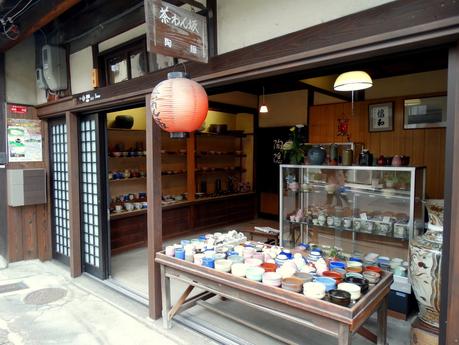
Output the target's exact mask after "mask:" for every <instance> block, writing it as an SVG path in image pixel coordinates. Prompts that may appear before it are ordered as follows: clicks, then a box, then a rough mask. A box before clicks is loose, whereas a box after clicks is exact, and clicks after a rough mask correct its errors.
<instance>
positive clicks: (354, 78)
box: [333, 71, 373, 91]
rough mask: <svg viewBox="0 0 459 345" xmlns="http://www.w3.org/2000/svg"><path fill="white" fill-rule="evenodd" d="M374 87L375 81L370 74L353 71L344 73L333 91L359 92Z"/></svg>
mask: <svg viewBox="0 0 459 345" xmlns="http://www.w3.org/2000/svg"><path fill="white" fill-rule="evenodd" d="M372 86H373V81H372V80H371V77H370V76H369V75H368V73H366V72H363V71H351V72H346V73H342V74H340V75H339V76H338V78H336V80H335V85H333V89H335V91H357V90H363V89H368V88H369V87H372Z"/></svg>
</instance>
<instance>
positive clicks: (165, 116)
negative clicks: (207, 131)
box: [150, 72, 209, 138]
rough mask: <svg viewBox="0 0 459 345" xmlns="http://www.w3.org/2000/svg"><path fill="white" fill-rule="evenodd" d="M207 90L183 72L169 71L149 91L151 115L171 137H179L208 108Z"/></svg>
mask: <svg viewBox="0 0 459 345" xmlns="http://www.w3.org/2000/svg"><path fill="white" fill-rule="evenodd" d="M208 105H209V102H208V99H207V93H206V91H205V90H204V88H203V87H202V86H201V85H200V84H198V83H197V82H195V81H193V80H191V79H190V78H189V75H188V74H186V73H184V72H170V73H168V74H167V80H163V81H162V82H160V83H159V84H158V85H156V87H155V88H154V89H153V91H152V93H151V101H150V108H151V113H152V115H153V119H154V120H155V122H156V123H157V124H158V126H159V127H161V128H162V129H163V130H165V131H166V132H170V133H171V137H175V138H183V137H185V136H186V133H189V132H194V131H195V130H197V129H199V128H200V127H201V125H202V123H203V122H204V120H205V119H206V116H207V110H208Z"/></svg>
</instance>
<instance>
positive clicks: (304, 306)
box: [156, 252, 393, 345]
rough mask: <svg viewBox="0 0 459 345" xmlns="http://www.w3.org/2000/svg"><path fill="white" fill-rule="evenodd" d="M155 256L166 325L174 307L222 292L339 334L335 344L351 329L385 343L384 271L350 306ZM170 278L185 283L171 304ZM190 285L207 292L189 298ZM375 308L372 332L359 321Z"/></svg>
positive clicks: (348, 339)
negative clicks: (370, 287) (159, 271)
mask: <svg viewBox="0 0 459 345" xmlns="http://www.w3.org/2000/svg"><path fill="white" fill-rule="evenodd" d="M156 262H157V263H159V264H160V265H161V290H162V303H163V325H164V327H165V328H170V327H171V320H172V318H173V317H174V315H176V314H177V313H178V312H181V311H183V310H186V309H188V308H190V307H192V306H194V305H196V304H197V303H199V301H200V300H202V299H207V298H210V297H212V296H214V295H220V296H222V297H225V298H228V299H230V300H234V301H237V302H240V303H243V304H245V305H248V306H251V307H253V308H256V309H258V310H261V311H263V312H266V313H269V314H272V315H275V316H278V317H281V318H283V319H285V320H289V321H292V322H295V323H297V324H299V325H301V326H304V327H306V328H310V329H314V330H316V331H319V332H322V333H326V334H328V335H331V336H334V337H336V338H337V339H338V344H339V345H348V344H351V343H352V334H354V333H356V332H358V333H360V334H361V335H363V336H365V337H366V338H368V339H371V340H373V341H374V342H376V343H377V344H378V345H386V331H387V302H388V295H389V291H390V285H391V284H392V281H393V279H392V274H391V273H385V274H384V276H383V278H382V279H381V281H380V282H379V283H378V284H377V285H376V286H375V287H374V288H372V289H370V290H369V291H368V293H367V294H365V295H364V296H363V297H362V298H361V299H360V300H359V301H358V302H357V303H356V304H355V305H353V306H352V307H349V308H348V307H342V306H339V305H336V304H333V303H330V302H327V301H324V300H317V299H312V298H308V297H306V296H304V295H303V294H299V293H295V292H290V291H287V290H283V289H280V288H278V287H271V286H268V285H264V284H261V283H258V282H254V281H251V280H248V279H245V278H239V277H235V276H233V275H232V274H229V273H224V272H219V271H216V270H214V269H211V268H207V267H203V266H198V265H195V264H193V263H191V262H187V261H184V260H180V259H176V258H174V257H169V256H166V255H165V254H164V252H159V253H157V254H156ZM171 278H172V279H178V280H180V281H182V282H184V283H186V284H188V287H187V289H186V290H185V292H184V293H183V294H182V296H181V297H180V298H179V300H178V301H177V303H176V304H175V305H174V306H173V307H172V306H171V296H170V279H171ZM194 287H197V288H200V289H203V290H205V292H203V293H201V294H199V295H197V296H194V297H192V298H189V299H187V298H188V296H189V294H190V292H191V291H192V290H193V288H194ZM375 311H377V316H378V330H377V334H376V335H374V334H373V333H371V332H370V331H368V330H367V329H365V328H363V327H362V325H363V323H364V322H365V321H366V320H367V319H368V318H369V317H370V316H371V315H372V314H373V313H374V312H375Z"/></svg>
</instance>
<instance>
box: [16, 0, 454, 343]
mask: <svg viewBox="0 0 459 345" xmlns="http://www.w3.org/2000/svg"><path fill="white" fill-rule="evenodd" d="M448 6H450V7H448ZM448 6H440V4H437V3H432V2H428V1H425V2H422V1H418V2H406V3H399V2H396V3H390V4H387V5H384V6H382V7H378V8H376V9H370V10H367V11H364V12H360V13H357V14H354V15H351V16H348V17H343V18H340V19H337V20H334V21H331V22H328V23H324V24H321V25H318V26H315V27H312V28H309V29H304V30H301V31H298V32H295V33H291V34H288V35H286V36H281V37H278V38H274V39H271V40H268V41H264V42H261V43H258V44H256V45H253V46H248V47H246V48H242V49H239V50H235V51H232V52H228V53H226V54H222V55H217V56H214V57H212V58H211V59H210V60H209V63H208V64H206V65H204V64H197V63H187V66H186V68H187V71H189V72H190V73H191V74H192V76H193V78H194V79H195V80H196V81H198V82H200V83H201V84H202V85H203V86H204V87H205V88H206V89H208V90H224V89H225V87H227V86H228V85H231V84H237V83H243V82H250V81H253V80H255V79H262V78H270V77H275V76H280V75H288V74H292V73H295V72H298V71H304V70H315V71H318V73H324V74H325V73H326V71H327V68H330V66H335V65H339V66H342V67H345V66H346V65H351V66H352V65H355V64H357V65H358V63H359V62H364V61H369V60H371V59H375V58H378V57H381V56H390V55H396V54H402V55H403V53H408V52H412V51H416V50H423V49H427V50H428V49H430V48H433V47H435V48H437V47H446V48H445V50H444V51H447V55H448V56H447V71H448V72H447V73H448V78H447V79H448V85H447V90H446V91H447V92H446V93H447V99H448V124H447V129H446V137H445V139H444V140H445V143H446V152H445V157H446V161H445V164H444V166H445V169H444V174H445V180H444V185H445V187H444V199H445V205H446V213H445V218H446V220H447V226H445V232H444V238H445V239H444V243H448V244H449V246H450V247H447V246H444V249H443V250H444V259H443V265H444V266H443V270H442V306H443V308H442V324H441V327H442V328H441V329H442V330H444V331H441V332H440V338H441V341H442V342H443V343H445V344H448V343H450V342H452V341H454V339H456V338H457V334H456V333H455V332H456V330H454V329H451V328H450V327H447V325H446V323H445V321H446V320H448V324H449V325H451V324H454V320H456V318H457V313H458V310H459V306H457V305H455V302H454V301H455V299H454V296H455V295H454V289H453V288H452V287H453V286H455V280H454V279H455V278H454V277H455V275H454V272H455V271H457V269H458V260H459V259H458V258H456V257H455V256H454V255H452V254H454V252H455V248H456V247H457V238H456V237H455V235H454V233H455V232H454V231H452V229H455V228H456V227H457V226H458V225H457V206H458V205H457V200H455V199H454V191H455V190H457V185H456V184H457V183H456V184H455V182H454V181H455V180H454V176H456V175H457V171H458V167H457V165H458V163H457V161H456V159H455V155H454V148H455V147H457V142H458V140H459V134H458V133H459V130H458V126H459V124H458V123H459V122H458V121H455V120H456V118H457V116H454V114H456V112H457V107H458V102H457V99H456V98H457V96H456V95H457V87H458V85H457V80H459V78H458V76H457V74H458V73H459V72H458V71H459V59H458V51H457V50H458V46H457V37H458V33H459V26H458V23H459V22H458V17H457V7H456V6H455V5H453V4H448ZM445 7H446V8H445ZM391 13H397V14H399V15H397V16H394V15H392V16H391V15H390V14H391ZM413 13H416V14H417V15H416V16H415V15H412V14H413ZM353 23H359V25H358V27H356V26H354V24H353ZM375 23H378V25H375ZM324 37H326V39H324ZM167 71H168V70H162V71H157V72H153V73H149V74H146V75H145V76H143V77H140V78H137V79H132V80H129V81H126V82H123V83H122V84H118V85H117V84H114V85H111V86H107V87H104V88H99V89H97V90H94V91H88V92H83V93H82V94H79V95H74V96H73V97H68V98H64V99H62V100H59V101H55V102H51V103H48V104H43V105H40V106H37V107H36V109H32V108H30V114H28V115H30V117H31V118H36V117H38V118H39V119H41V120H42V121H43V125H42V126H43V132H44V133H47V134H46V135H45V138H46V139H45V141H46V140H49V142H47V143H45V146H44V147H50V148H57V149H58V150H60V151H58V152H54V151H53V150H52V149H50V151H49V152H46V151H45V152H44V156H45V160H44V163H43V167H44V168H45V169H47V170H48V171H49V173H50V174H51V175H53V176H58V175H59V173H62V171H60V170H59V169H60V168H58V169H57V170H53V169H54V168H53V167H54V166H55V165H53V164H54V163H57V165H56V166H58V167H61V166H64V165H65V163H66V164H67V167H66V169H67V173H68V178H67V179H64V180H63V181H59V182H63V183H67V185H63V186H62V189H63V191H64V192H65V191H68V199H67V200H65V201H66V202H68V208H67V210H68V211H69V213H68V218H65V219H63V220H65V221H66V222H68V224H69V227H68V229H69V231H68V233H65V235H64V236H61V237H60V240H58V236H56V230H55V229H56V223H53V222H55V220H56V219H58V218H62V217H60V216H59V217H57V216H56V215H58V212H59V202H60V200H58V198H56V199H55V200H54V203H49V204H48V205H46V206H42V208H43V209H41V210H35V211H34V212H35V214H41V215H42V217H43V219H41V220H40V221H37V223H39V224H41V227H40V228H38V227H37V229H27V228H26V227H25V226H24V227H23V228H22V230H18V231H17V232H16V233H21V232H23V233H21V235H20V236H21V238H22V237H23V236H25V235H23V234H26V233H27V231H28V232H29V233H32V234H33V236H32V239H31V241H36V243H37V246H36V248H37V249H36V251H35V252H33V251H32V252H29V253H28V254H27V253H25V252H24V251H23V250H22V249H20V248H18V246H17V245H16V249H17V253H18V254H17V257H16V259H26V258H33V257H39V258H40V259H44V260H46V259H50V258H51V257H52V256H53V251H54V257H59V256H60V257H61V259H62V261H63V262H65V263H68V264H69V266H70V272H71V275H72V276H74V277H75V276H78V275H80V274H81V273H82V272H88V273H92V274H94V275H96V276H98V277H99V278H101V279H104V278H106V272H107V269H104V268H103V267H104V265H107V264H108V262H109V260H108V259H107V256H108V255H109V254H108V253H107V249H106V248H105V249H104V247H103V239H102V238H95V237H94V236H93V235H94V234H92V233H91V232H88V231H89V229H90V228H91V226H93V225H95V224H94V223H98V220H97V221H96V220H94V219H93V220H92V221H86V220H85V217H86V218H88V219H89V217H91V216H94V215H102V214H105V213H106V210H105V209H104V208H103V207H102V206H101V205H102V203H101V200H102V199H101V196H103V195H104V194H106V193H105V191H104V189H105V188H109V187H107V186H106V184H104V183H101V182H100V181H98V183H95V182H93V181H92V176H89V174H90V173H92V171H91V170H90V169H91V168H89V170H84V169H82V168H81V164H84V165H85V166H87V167H90V166H92V165H93V164H95V165H96V166H97V167H103V168H102V169H101V170H100V171H99V175H98V176H101V175H102V174H104V175H105V174H106V173H107V171H106V169H107V167H106V164H107V163H105V162H104V163H102V162H100V161H98V160H97V159H100V158H101V157H106V154H105V155H101V154H98V152H97V150H98V149H99V148H100V147H104V146H103V142H105V141H106V140H107V138H106V137H105V135H106V131H105V132H104V131H102V129H101V128H102V127H101V123H102V122H103V121H106V118H105V117H104V115H102V114H107V113H109V112H112V111H115V110H119V109H126V108H129V109H131V108H134V107H139V106H140V107H142V106H145V105H147V106H146V119H147V121H146V123H145V129H144V130H145V132H144V133H145V136H144V137H145V141H144V151H146V157H145V163H144V164H145V165H144V169H145V173H146V176H148V178H147V179H146V184H145V192H146V198H147V200H148V208H147V211H146V217H145V216H143V217H144V218H143V220H142V221H144V222H145V223H146V228H147V236H146V238H143V239H142V241H145V242H146V244H147V248H148V284H149V294H148V296H149V306H150V316H151V317H153V318H158V317H160V315H161V293H160V291H161V290H160V286H159V283H160V279H159V267H158V265H157V264H156V263H155V261H154V258H155V253H156V252H158V251H161V250H162V248H163V233H164V232H163V230H162V229H163V228H164V221H165V218H166V219H167V213H165V212H164V210H163V209H162V208H161V194H162V192H161V185H162V184H163V183H164V182H163V181H164V180H163V178H162V175H163V174H162V168H161V156H162V152H161V150H162V148H161V130H160V129H159V127H158V126H156V125H154V123H153V122H152V121H150V119H151V113H150V110H149V107H148V104H150V93H151V89H152V87H153V86H155V85H156V84H157V83H158V82H160V81H161V80H163V79H165V78H166V73H167ZM86 94H89V95H90V96H95V94H97V95H98V97H97V99H95V100H94V101H91V102H79V101H78V99H79V98H80V96H83V95H86ZM362 106H363V107H365V106H367V104H365V105H362ZM254 108H255V109H256V107H254ZM315 111H319V110H315ZM235 112H236V113H238V114H239V113H250V112H252V114H253V125H252V126H253V127H252V129H253V130H256V127H257V126H258V123H259V119H258V118H257V117H258V114H256V112H255V114H254V112H253V108H250V107H245V108H244V107H240V108H239V109H236V110H235ZM308 118H309V121H311V118H310V115H309V116H308ZM312 118H314V117H312ZM63 124H66V126H65V127H64V126H63ZM310 128H312V127H310ZM64 135H65V136H66V138H67V140H64V139H63V136H64ZM309 135H310V136H313V135H317V133H309ZM324 136H325V135H324ZM325 139H326V138H316V139H315V140H316V141H323V140H325ZM134 140H137V139H134ZM139 141H140V140H139ZM255 142H256V139H255ZM64 143H66V147H64V146H65V144H64ZM441 143H442V142H440V143H439V145H441ZM82 144H85V147H87V148H88V149H87V151H83V150H82ZM185 145H192V146H193V145H194V144H193V143H190V142H187V143H186V144H185ZM139 151H140V149H139ZM142 151H143V150H142ZM60 152H67V153H68V159H67V161H65V160H64V161H62V162H61V161H59V159H60V158H61V157H60V156H59V155H58V154H57V153H60ZM93 153H97V154H96V155H94V156H93ZM93 157H96V158H95V160H94V158H93ZM59 164H60V165H59ZM27 167H28V168H29V167H30V166H27ZM190 168H191V169H193V166H192V165H191V166H190V165H187V169H190ZM253 169H255V170H256V169H257V166H256V165H255V166H254V168H253ZM85 174H87V175H85ZM439 174H441V171H440V172H439ZM186 183H187V184H189V186H191V187H189V188H188V192H189V193H190V191H191V193H193V189H194V186H196V181H186ZM139 191H140V190H139ZM139 191H136V192H137V193H138V192H139ZM194 192H196V191H194ZM64 194H65V193H64ZM53 195H57V194H56V193H54V194H53ZM438 195H440V193H439V194H438ZM238 198H239V197H238ZM244 198H249V200H248V201H246V204H244V202H242V203H240V205H242V207H243V208H244V209H245V210H247V209H248V208H250V207H253V212H254V211H255V206H254V205H255V200H253V199H251V196H244ZM81 200H83V202H82V201H81ZM85 200H86V201H85ZM90 200H92V201H90ZM105 202H106V200H105ZM234 202H235V203H236V201H234ZM237 202H238V203H239V202H240V200H238V201H237ZM230 203H231V201H230ZM250 205H251V206H250ZM204 207H210V206H204ZM171 209H172V210H176V208H171ZM224 209H225V211H224V212H226V211H227V208H224ZM67 210H66V211H67ZM9 212H10V213H9V215H8V223H9V224H12V223H14V219H20V218H21V215H18V214H14V212H13V211H9ZM21 212H30V211H27V210H22V211H21ZM186 212H196V210H194V211H186ZM249 213H250V212H249ZM185 217H189V216H188V215H187V214H184V213H181V214H174V216H173V217H172V218H174V219H182V218H185ZM248 218H250V216H248V217H247V219H248ZM98 219H102V217H99V218H98ZM51 220H54V221H51ZM225 221H226V220H225ZM85 222H86V223H87V224H88V225H89V224H90V225H91V226H88V227H86V228H85V227H84V226H82V224H84V223H85ZM98 224H99V223H98ZM99 225H100V226H102V228H101V229H102V232H101V233H104V232H103V226H104V225H103V223H100V224H99ZM168 226H171V225H168ZM181 226H182V227H183V225H181ZM194 227H195V224H191V225H190V229H191V228H194ZM14 228H16V229H17V227H14ZM53 228H54V232H53V230H52V229H53ZM85 231H86V232H85ZM53 233H54V237H53V236H52V234H53ZM85 235H86V237H87V241H86V242H85V240H83V241H80V239H84V238H85ZM21 241H22V239H21ZM8 243H9V245H10V248H15V246H12V245H11V243H12V238H11V237H10V238H9V239H8ZM16 243H18V242H16ZM57 244H59V245H60V248H61V249H60V251H59V252H58V253H56V248H57V247H58V246H57ZM64 244H65V245H64ZM101 244H102V245H101ZM85 245H87V246H88V249H87V250H86V251H85V248H84V247H85ZM21 250H22V257H21V255H20V253H19V252H20V251H21ZM56 254H57V255H56ZM85 254H87V258H85V257H84V256H85ZM11 255H12V253H11V252H10V253H9V256H10V257H12V256H11ZM11 261H14V260H11Z"/></svg>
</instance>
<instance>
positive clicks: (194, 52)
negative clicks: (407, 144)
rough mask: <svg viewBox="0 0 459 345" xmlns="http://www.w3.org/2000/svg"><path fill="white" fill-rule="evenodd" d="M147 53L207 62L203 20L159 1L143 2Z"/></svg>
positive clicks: (205, 28)
mask: <svg viewBox="0 0 459 345" xmlns="http://www.w3.org/2000/svg"><path fill="white" fill-rule="evenodd" d="M145 21H146V24H147V50H148V51H149V52H151V53H159V54H163V55H167V56H173V57H178V58H183V59H186V60H193V61H198V62H204V63H207V62H208V48H207V44H208V42H207V19H206V17H204V16H202V15H200V14H197V13H194V12H191V11H188V10H186V9H183V8H180V7H177V6H174V5H171V4H169V3H167V2H164V1H159V0H145Z"/></svg>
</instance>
